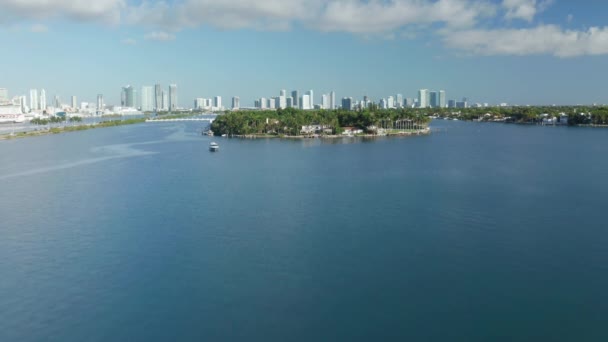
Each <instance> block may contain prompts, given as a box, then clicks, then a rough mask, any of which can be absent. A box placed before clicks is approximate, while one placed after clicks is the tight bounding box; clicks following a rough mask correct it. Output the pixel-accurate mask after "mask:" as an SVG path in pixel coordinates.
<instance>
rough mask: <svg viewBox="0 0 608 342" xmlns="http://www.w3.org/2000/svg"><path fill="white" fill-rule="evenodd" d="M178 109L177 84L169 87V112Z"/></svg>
mask: <svg viewBox="0 0 608 342" xmlns="http://www.w3.org/2000/svg"><path fill="white" fill-rule="evenodd" d="M176 109H177V84H170V85H169V110H171V111H173V110H176Z"/></svg>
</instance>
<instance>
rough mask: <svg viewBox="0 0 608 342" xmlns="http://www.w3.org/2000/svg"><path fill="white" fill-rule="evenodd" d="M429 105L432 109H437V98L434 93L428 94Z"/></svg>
mask: <svg viewBox="0 0 608 342" xmlns="http://www.w3.org/2000/svg"><path fill="white" fill-rule="evenodd" d="M430 95H431V96H430V105H431V107H433V108H437V107H439V96H438V94H437V92H436V91H432V92H430Z"/></svg>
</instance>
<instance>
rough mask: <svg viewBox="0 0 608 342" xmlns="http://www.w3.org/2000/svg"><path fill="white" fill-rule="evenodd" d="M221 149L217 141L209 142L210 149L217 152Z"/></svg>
mask: <svg viewBox="0 0 608 342" xmlns="http://www.w3.org/2000/svg"><path fill="white" fill-rule="evenodd" d="M219 150H220V145H218V144H217V143H215V142H212V143H211V144H209V151H211V152H217V151H219Z"/></svg>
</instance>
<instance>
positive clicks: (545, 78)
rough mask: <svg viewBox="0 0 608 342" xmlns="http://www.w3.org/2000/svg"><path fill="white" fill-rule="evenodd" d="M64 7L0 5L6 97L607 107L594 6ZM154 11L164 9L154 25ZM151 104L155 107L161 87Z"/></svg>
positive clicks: (318, 1)
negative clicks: (128, 91) (292, 93)
mask: <svg viewBox="0 0 608 342" xmlns="http://www.w3.org/2000/svg"><path fill="white" fill-rule="evenodd" d="M75 1H76V0H56V1H50V2H48V3H44V4H42V3H41V4H39V6H38V7H36V9H35V10H33V9H32V7H30V6H27V1H19V2H6V1H2V0H0V8H2V10H3V14H0V39H2V40H3V42H4V44H5V45H6V46H14V47H18V48H19V51H20V53H18V54H8V55H6V56H5V61H4V62H5V63H4V70H3V71H4V73H3V78H2V80H0V83H2V84H0V87H6V88H9V90H10V91H11V95H28V92H29V89H34V88H35V89H43V88H44V89H45V90H46V93H47V98H50V99H51V100H52V99H53V98H54V97H51V96H59V97H60V98H61V99H69V98H70V96H77V97H78V99H80V100H81V101H88V102H93V101H95V99H96V94H98V93H102V94H104V96H105V98H106V101H107V102H108V103H120V92H119V91H116V88H117V87H121V86H124V85H128V84H131V85H133V86H134V88H135V89H136V90H137V91H138V92H139V93H140V95H141V87H142V86H148V85H152V86H154V85H155V84H157V83H158V84H162V85H163V89H162V91H164V92H165V93H166V94H165V95H164V96H165V97H167V100H166V102H167V104H168V103H169V102H170V94H169V91H168V89H167V86H168V85H169V84H178V85H179V86H180V89H179V96H178V98H177V103H178V104H179V105H180V106H187V105H190V103H191V101H192V100H193V99H195V98H197V97H200V96H201V95H202V96H207V97H208V96H215V95H219V96H222V97H223V98H225V99H231V98H232V96H239V97H240V99H241V100H240V103H241V106H253V104H254V100H255V99H259V98H261V97H264V96H267V95H268V94H274V92H275V90H276V89H285V88H288V87H290V88H293V89H301V90H302V91H306V89H315V91H317V92H318V93H319V94H327V93H328V92H330V91H335V92H336V93H337V94H339V96H338V99H337V100H336V101H338V102H339V101H340V99H341V98H342V97H343V96H363V95H368V96H370V97H372V98H381V97H382V96H385V95H386V94H392V93H402V94H404V95H406V96H408V97H416V93H417V91H418V90H419V89H420V88H428V89H440V88H443V89H449V90H450V93H451V94H453V96H451V98H452V99H460V98H462V97H469V98H470V100H471V101H472V102H489V103H501V102H508V103H514V104H519V105H550V104H593V103H606V102H608V94H606V92H605V91H604V90H603V86H602V85H603V78H602V75H601V73H598V72H597V70H603V69H605V68H606V67H608V60H607V59H606V58H605V56H606V55H607V54H608V43H606V42H607V41H608V39H605V37H607V36H608V28H607V27H606V25H607V23H606V19H605V18H604V16H602V15H601V13H604V11H605V10H606V9H608V5H607V4H603V3H597V2H596V3H588V4H585V6H576V8H572V6H568V3H567V2H566V1H563V0H555V1H546V0H500V1H499V0H479V1H472V0H441V1H430V0H420V1H412V0H394V1H390V2H378V1H360V0H352V1H343V2H338V1H334V0H327V1H323V0H314V1H308V2H304V1H300V0H287V1H281V2H274V1H271V2H265V5H263V4H261V3H258V2H255V1H249V0H242V1H238V2H237V1H221V2H220V1H204V2H203V1H198V0H188V1H184V2H173V1H168V2H163V3H161V2H158V1H156V0H152V1H150V2H146V4H133V3H126V4H123V3H122V2H120V1H118V0H108V1H105V2H104V3H103V4H100V5H99V6H96V7H94V8H84V7H82V6H75ZM161 6H165V7H164V8H163V9H164V10H166V13H167V15H166V16H164V15H163V16H156V17H151V16H150V15H151V13H154V12H155V11H159V10H160V8H161ZM184 9H188V10H190V13H189V14H187V15H186V14H184V13H186V12H184V11H183V10H184ZM209 11H213V13H216V14H217V16H216V17H213V18H212V17H210V16H209V15H205V13H207V12H209ZM340 13H345V14H347V15H343V16H340ZM368 13H371V14H373V16H372V17H371V18H368V17H366V14H368ZM172 15H173V16H172ZM170 17H171V18H172V19H169V18H170ZM228 18H230V19H228ZM362 18H366V20H362ZM152 19H154V20H152ZM144 22H145V23H146V24H144ZM353 22H354V23H356V24H354V23H353ZM90 37H95V44H94V45H92V44H91V43H90ZM199 42H203V43H199ZM58 46H59V47H69V48H62V49H57V47H58ZM93 50H94V51H95V53H91V52H92V51H93ZM51 51H52V53H50V52H51ZM177 51H187V52H184V53H179V54H178V53H177ZM24 55H25V56H27V57H28V58H27V59H25V58H22V56H24ZM51 65H52V68H51V67H50V66H51ZM201 80H204V82H201ZM580 80H584V81H583V82H582V83H581V82H580ZM298 97H299V96H298ZM154 101H155V106H156V105H158V106H162V104H163V103H162V102H163V94H162V92H161V93H159V94H156V93H155V95H154ZM446 101H447V99H446Z"/></svg>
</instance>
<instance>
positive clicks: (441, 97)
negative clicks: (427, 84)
mask: <svg viewBox="0 0 608 342" xmlns="http://www.w3.org/2000/svg"><path fill="white" fill-rule="evenodd" d="M439 108H445V90H440V91H439Z"/></svg>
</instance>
